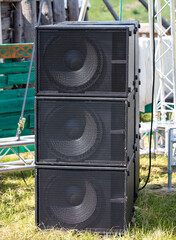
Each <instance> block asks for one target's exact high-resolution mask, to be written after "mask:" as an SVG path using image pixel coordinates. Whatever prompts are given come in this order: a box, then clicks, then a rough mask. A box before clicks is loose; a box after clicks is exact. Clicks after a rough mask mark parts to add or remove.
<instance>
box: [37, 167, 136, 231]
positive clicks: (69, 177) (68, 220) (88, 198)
mask: <svg viewBox="0 0 176 240" xmlns="http://www.w3.org/2000/svg"><path fill="white" fill-rule="evenodd" d="M126 178H127V174H126V170H121V171H120V170H119V171H105V170H103V171H100V170H99V171H97V170H91V169H89V170H77V169H73V170H70V169H67V170H63V169H62V170H61V169H42V168H41V169H40V168H39V169H37V199H38V201H37V223H38V224H40V225H41V226H45V227H50V226H55V227H64V228H74V229H82V230H84V229H92V230H97V231H104V230H106V231H109V230H110V229H112V228H114V229H124V227H125V224H126V197H125V196H126V184H127V181H126V180H127V179H126ZM130 201H132V203H133V196H132V199H131V200H130ZM129 211H130V212H132V209H130V210H129ZM129 214H130V213H129Z"/></svg>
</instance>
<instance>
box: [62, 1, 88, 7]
mask: <svg viewBox="0 0 176 240" xmlns="http://www.w3.org/2000/svg"><path fill="white" fill-rule="evenodd" d="M78 3H79V7H81V5H82V0H78ZM87 6H88V7H91V5H90V2H89V1H88V4H87ZM65 8H67V0H65Z"/></svg>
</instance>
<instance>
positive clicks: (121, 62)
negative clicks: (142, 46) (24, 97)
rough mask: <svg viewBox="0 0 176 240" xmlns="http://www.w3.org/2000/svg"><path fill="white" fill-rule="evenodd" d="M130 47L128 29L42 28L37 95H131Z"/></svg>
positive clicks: (39, 43)
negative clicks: (129, 72)
mask: <svg viewBox="0 0 176 240" xmlns="http://www.w3.org/2000/svg"><path fill="white" fill-rule="evenodd" d="M128 45H129V41H128V36H127V31H126V30H116V32H113V31H110V30H108V27H107V30H104V31H102V30H101V31H100V30H95V29H94V30H90V29H89V30H86V29H85V30H83V29H82V30H78V29H74V30H68V29H67V30H59V29H56V27H55V29H52V27H51V28H50V29H47V30H45V29H40V28H39V29H38V34H37V59H36V67H37V71H36V82H37V92H39V93H41V94H42V92H47V93H50V94H57V93H58V94H62V93H86V94H90V95H92V94H97V93H99V94H101V93H103V94H106V93H111V92H114V93H118V94H119V96H120V95H122V96H124V95H127V94H128V87H132V81H133V79H134V76H133V74H131V75H132V76H130V77H128V68H129V67H130V68H131V67H132V66H128V60H129V58H128V47H129V46H128ZM130 47H132V48H133V49H134V46H130ZM112 60H113V61H115V62H112ZM116 60H117V61H116ZM132 68H133V67H132ZM128 78H130V79H128Z"/></svg>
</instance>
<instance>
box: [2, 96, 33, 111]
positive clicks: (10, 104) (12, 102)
mask: <svg viewBox="0 0 176 240" xmlns="http://www.w3.org/2000/svg"><path fill="white" fill-rule="evenodd" d="M23 100H24V99H23V98H16V99H6V100H1V101H0V113H11V112H20V111H21V108H22V104H23ZM33 109H34V97H27V99H26V105H25V110H33Z"/></svg>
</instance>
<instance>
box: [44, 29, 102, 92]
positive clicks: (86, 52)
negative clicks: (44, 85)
mask: <svg viewBox="0 0 176 240" xmlns="http://www.w3.org/2000/svg"><path fill="white" fill-rule="evenodd" d="M44 69H45V71H46V74H47V76H48V78H49V79H50V80H51V81H53V82H54V83H55V84H56V86H57V87H58V91H62V92H82V91H85V90H87V89H89V88H90V87H91V86H92V85H94V84H95V83H96V82H97V81H98V79H99V78H100V75H101V73H102V69H103V52H102V49H100V47H99V46H98V45H97V44H96V43H95V41H93V40H92V39H90V38H88V37H85V36H84V34H81V33H79V34H75V32H69V34H68V33H66V32H64V33H62V36H61V37H57V38H56V37H55V38H53V39H52V40H51V41H50V42H49V43H48V44H47V47H46V48H45V51H44Z"/></svg>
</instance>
